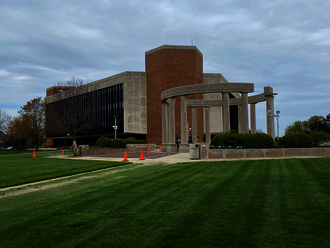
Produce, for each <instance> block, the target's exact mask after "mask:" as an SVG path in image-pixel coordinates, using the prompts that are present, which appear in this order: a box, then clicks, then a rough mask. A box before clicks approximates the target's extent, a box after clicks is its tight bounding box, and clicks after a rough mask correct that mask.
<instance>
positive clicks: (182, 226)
mask: <svg viewBox="0 0 330 248" xmlns="http://www.w3.org/2000/svg"><path fill="white" fill-rule="evenodd" d="M227 166H228V170H227V171H226V172H227V173H226V175H225V176H223V177H221V176H220V174H214V177H213V180H212V181H211V182H209V185H208V187H207V188H205V189H204V192H203V193H197V194H196V195H194V198H192V199H189V200H190V201H191V202H192V203H193V204H191V205H189V208H186V209H185V211H181V216H180V217H179V218H178V219H177V221H176V222H173V224H172V225H171V226H166V228H165V230H164V232H163V234H162V235H161V237H155V238H157V240H156V239H155V238H153V242H156V241H157V243H159V247H180V246H182V245H183V244H184V243H185V242H187V240H194V239H196V241H197V240H199V242H200V241H202V240H203V239H204V238H207V236H204V237H203V235H204V234H206V233H207V232H205V231H203V230H205V229H207V228H208V227H209V226H212V228H215V227H216V226H215V225H214V224H213V223H212V221H214V220H216V221H215V222H216V224H218V223H221V222H226V221H228V222H230V221H231V220H228V219H227V220H226V218H223V213H224V212H227V213H228V212H230V209H229V208H230V207H229V208H228V207H225V208H223V205H221V204H219V202H222V203H224V202H225V201H226V199H225V197H226V196H228V195H231V196H235V195H236V193H237V190H235V188H237V187H238V184H237V183H236V182H237V181H236V180H237V179H238V178H239V179H242V177H244V175H245V174H246V173H247V171H248V170H249V167H250V165H245V163H243V164H242V163H240V166H235V164H233V163H228V164H227ZM217 176H218V177H217ZM230 192H232V194H230ZM236 200H238V198H236ZM236 200H235V199H232V200H230V201H228V203H231V202H235V201H236ZM235 205H236V204H235ZM236 206H238V205H236ZM219 217H220V218H219ZM231 217H232V216H231ZM229 219H231V218H229ZM228 222H227V223H228ZM234 225H236V224H234ZM187 227H189V232H187V231H186V228H187ZM213 230H214V231H216V232H217V231H219V230H216V229H213ZM207 234H208V235H212V233H207ZM200 238H202V240H201V239H200ZM213 241H216V240H213ZM153 242H150V243H151V244H152V243H153ZM202 243H204V242H202ZM202 243H196V242H193V243H192V245H193V244H194V245H197V246H198V245H201V244H202Z"/></svg>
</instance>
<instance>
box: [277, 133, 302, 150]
mask: <svg viewBox="0 0 330 248" xmlns="http://www.w3.org/2000/svg"><path fill="white" fill-rule="evenodd" d="M280 146H284V147H286V148H293V147H298V146H299V144H298V140H297V138H296V136H294V134H293V133H289V134H286V135H284V136H283V137H280Z"/></svg>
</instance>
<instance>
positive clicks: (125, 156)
mask: <svg viewBox="0 0 330 248" xmlns="http://www.w3.org/2000/svg"><path fill="white" fill-rule="evenodd" d="M127 161H128V159H127V154H126V151H125V155H124V160H123V162H127Z"/></svg>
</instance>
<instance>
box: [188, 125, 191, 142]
mask: <svg viewBox="0 0 330 248" xmlns="http://www.w3.org/2000/svg"><path fill="white" fill-rule="evenodd" d="M190 131H191V127H188V130H187V133H188V135H187V139H188V141H187V142H188V144H189V132H190Z"/></svg>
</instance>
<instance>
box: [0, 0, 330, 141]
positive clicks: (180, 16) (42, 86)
mask: <svg viewBox="0 0 330 248" xmlns="http://www.w3.org/2000/svg"><path fill="white" fill-rule="evenodd" d="M0 10H1V15H0V108H1V109H4V110H6V111H7V112H8V113H9V114H11V115H16V113H17V110H18V109H19V107H20V106H22V105H24V104H25V103H26V102H27V101H29V100H31V99H32V98H35V97H38V96H42V97H44V96H45V90H46V88H47V87H51V86H54V85H55V84H56V83H57V82H58V81H66V80H69V79H70V78H71V76H73V75H74V76H77V77H80V78H83V79H84V80H87V81H89V82H92V81H94V80H98V79H101V78H105V77H108V76H111V75H114V74H117V73H120V72H123V71H144V70H145V61H144V56H145V52H146V51H148V50H151V49H153V48H156V47H158V46H161V45H164V44H167V45H191V41H192V40H193V44H194V45H195V46H197V47H198V49H199V50H200V51H201V52H202V53H203V60H204V68H203V70H204V73H222V74H223V76H224V77H225V78H226V79H227V80H228V81H230V82H249V83H254V84H255V93H256V94H257V93H262V92H263V87H264V86H272V87H273V88H274V92H277V93H278V96H276V97H275V110H280V111H281V117H280V133H281V134H283V132H284V129H285V127H286V126H287V125H290V124H292V123H293V122H294V121H296V120H307V119H308V118H309V117H311V116H312V115H321V116H326V115H327V114H329V113H330V109H329V106H330V87H329V85H330V70H329V68H330V14H329V13H330V1H329V0H313V1H311V0H308V1H306V0H285V1H284V0H271V1H267V0H260V1H258V0H254V1H251V0H250V1H249V0H241V1H240V0H217V1H213V0H208V1H196V0H195V1H194V0H190V1H187V0H180V1H178V0H176V1H157V0H152V1H149V0H143V1H126V0H120V1H115V0H112V1H106V0H104V1H100V0H95V1H90V0H89V1H82V0H79V1H78V0H77V1H70V0H64V1H62V0H56V1H54V0H52V1H48V0H39V1H33V0H21V1H15V0H0ZM265 119H266V118H265V104H264V103H259V104H257V128H258V129H262V130H264V131H266V120H265Z"/></svg>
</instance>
